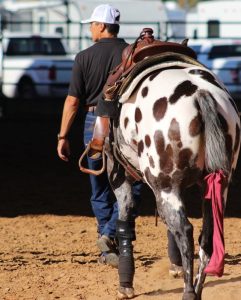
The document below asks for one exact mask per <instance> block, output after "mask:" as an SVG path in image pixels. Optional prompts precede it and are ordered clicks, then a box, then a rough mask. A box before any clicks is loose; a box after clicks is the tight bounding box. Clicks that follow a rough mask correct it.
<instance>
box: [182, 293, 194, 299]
mask: <svg viewBox="0 0 241 300" xmlns="http://www.w3.org/2000/svg"><path fill="white" fill-rule="evenodd" d="M196 299H197V298H196V294H195V293H194V292H186V293H184V294H183V296H182V300H196Z"/></svg>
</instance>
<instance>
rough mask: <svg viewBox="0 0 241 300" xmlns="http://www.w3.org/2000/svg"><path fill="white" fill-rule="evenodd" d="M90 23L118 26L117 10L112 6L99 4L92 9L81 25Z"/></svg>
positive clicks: (118, 13) (118, 15)
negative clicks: (89, 15)
mask: <svg viewBox="0 0 241 300" xmlns="http://www.w3.org/2000/svg"><path fill="white" fill-rule="evenodd" d="M92 22H100V23H107V24H119V23H120V12H119V10H118V9H116V8H114V7H113V6H110V5H109V4H101V5H99V6H97V7H96V8H95V9H94V11H93V13H92V15H91V17H90V18H89V19H87V20H83V21H81V23H92Z"/></svg>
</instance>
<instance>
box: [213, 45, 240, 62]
mask: <svg viewBox="0 0 241 300" xmlns="http://www.w3.org/2000/svg"><path fill="white" fill-rule="evenodd" d="M231 56H232V57H240V56H241V45H219V46H213V48H212V50H211V51H210V53H209V58H210V59H214V58H223V57H231Z"/></svg>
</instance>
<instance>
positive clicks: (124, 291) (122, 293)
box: [117, 286, 135, 300]
mask: <svg viewBox="0 0 241 300" xmlns="http://www.w3.org/2000/svg"><path fill="white" fill-rule="evenodd" d="M134 297H135V293H134V289H133V288H127V287H122V286H120V287H119V290H118V293H117V299H118V300H120V299H132V298H134Z"/></svg>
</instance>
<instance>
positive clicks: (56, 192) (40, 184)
mask: <svg viewBox="0 0 241 300" xmlns="http://www.w3.org/2000/svg"><path fill="white" fill-rule="evenodd" d="M61 109H62V101H59V102H47V101H46V102H41V103H40V102H38V103H30V102H29V103H17V102H14V103H12V104H11V105H8V107H7V110H6V112H7V113H6V116H7V117H6V118H5V119H1V120H0V236H1V238H0V300H22V299H24V300H34V299H36V300H52V299H63V300H72V299H75V300H77V299H87V300H95V299H103V300H109V299H115V298H116V290H117V287H118V273H117V270H116V269H113V268H111V267H108V266H104V265H100V264H99V263H98V256H99V253H98V249H97V247H96V245H95V242H96V237H97V234H96V223H95V219H94V217H93V214H92V211H91V208H90V204H89V195H90V187H89V183H88V177H87V176H86V175H84V174H80V172H79V171H78V166H77V159H78V156H79V153H80V152H81V144H80V131H81V126H80V122H79V121H77V122H76V123H75V124H74V128H73V131H72V134H71V141H72V148H73V154H72V159H71V162H70V163H68V164H67V163H64V162H62V161H60V160H59V159H58V158H57V155H56V134H57V132H58V128H59V122H60V114H59V113H60V111H61ZM240 171H241V166H240V163H239V166H238V168H237V171H236V174H235V177H234V180H233V183H232V185H231V189H230V193H229V203H228V207H227V211H226V218H225V244H226V256H225V263H226V264H225V273H224V276H223V277H222V278H216V277H208V278H207V280H206V283H205V288H204V292H203V299H204V300H216V299H217V300H239V299H241V236H240V232H241V200H240V199H241V197H240V196H241V189H240V179H241V173H240ZM187 198H188V199H189V204H188V208H189V216H190V220H191V222H192V223H193V225H194V233H195V269H196V268H197V258H198V256H197V255H198V246H197V237H198V234H199V232H200V228H201V219H200V216H201V212H200V202H199V201H198V196H197V193H196V191H195V189H193V190H190V191H188V194H187ZM154 209H155V206H154V200H153V196H152V194H151V193H150V191H149V190H148V189H145V190H144V191H143V203H142V207H141V211H140V216H139V217H138V219H137V241H136V242H135V259H136V274H135V280H134V286H135V291H136V299H138V300H143V299H148V300H149V299H163V300H167V299H168V300H171V299H181V296H182V288H183V281H182V280H181V279H172V278H170V277H169V275H168V267H169V263H168V259H167V239H166V229H165V226H164V225H163V224H162V223H161V221H159V222H158V225H157V226H155V218H154Z"/></svg>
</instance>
